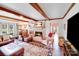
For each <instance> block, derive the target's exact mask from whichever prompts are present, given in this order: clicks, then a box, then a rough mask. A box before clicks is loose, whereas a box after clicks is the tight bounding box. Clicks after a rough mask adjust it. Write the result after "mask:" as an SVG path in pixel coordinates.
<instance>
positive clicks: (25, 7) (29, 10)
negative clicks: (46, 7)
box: [2, 3, 45, 20]
mask: <svg viewBox="0 0 79 59" xmlns="http://www.w3.org/2000/svg"><path fill="white" fill-rule="evenodd" d="M2 5H4V6H6V7H8V8H11V9H13V10H16V11H17V12H20V13H22V14H24V15H27V16H29V17H31V18H34V19H36V20H41V19H45V18H44V17H43V16H42V15H41V14H40V13H39V12H38V11H36V10H35V9H34V8H33V7H32V6H31V5H30V4H27V3H26V4H25V3H3V4H2Z"/></svg>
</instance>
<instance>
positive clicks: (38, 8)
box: [29, 3, 49, 19]
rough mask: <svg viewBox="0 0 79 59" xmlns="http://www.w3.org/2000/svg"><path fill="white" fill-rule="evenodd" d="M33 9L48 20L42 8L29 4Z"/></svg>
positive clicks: (35, 4)
mask: <svg viewBox="0 0 79 59" xmlns="http://www.w3.org/2000/svg"><path fill="white" fill-rule="evenodd" d="M29 4H30V5H31V6H32V7H33V8H35V9H36V10H37V11H38V12H39V13H40V14H41V15H42V16H43V17H45V18H46V19H49V18H48V16H47V15H46V14H45V12H44V11H43V10H42V8H41V7H40V6H39V5H38V4H37V3H29Z"/></svg>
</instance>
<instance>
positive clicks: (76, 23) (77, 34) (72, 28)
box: [67, 12, 79, 51]
mask: <svg viewBox="0 0 79 59" xmlns="http://www.w3.org/2000/svg"><path fill="white" fill-rule="evenodd" d="M67 39H68V40H69V41H70V42H71V44H73V46H74V47H75V48H76V49H77V50H78V51H79V12H78V13H77V14H75V15H74V16H73V17H71V18H70V19H69V20H68V24H67Z"/></svg>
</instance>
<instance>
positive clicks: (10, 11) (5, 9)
mask: <svg viewBox="0 0 79 59" xmlns="http://www.w3.org/2000/svg"><path fill="white" fill-rule="evenodd" d="M0 10H3V11H6V12H9V13H12V14H15V15H17V16H23V17H24V18H27V19H30V20H33V21H37V20H36V19H33V18H31V17H29V16H26V15H23V14H21V13H20V12H17V11H15V10H11V9H9V8H7V7H4V6H0Z"/></svg>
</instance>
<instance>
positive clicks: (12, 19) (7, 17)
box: [0, 15, 28, 22]
mask: <svg viewBox="0 0 79 59" xmlns="http://www.w3.org/2000/svg"><path fill="white" fill-rule="evenodd" d="M0 17H2V18H8V19H12V20H16V21H21V22H28V21H26V20H20V19H15V18H11V17H7V16H3V15H0Z"/></svg>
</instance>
